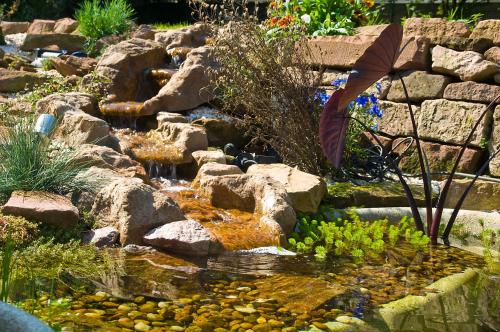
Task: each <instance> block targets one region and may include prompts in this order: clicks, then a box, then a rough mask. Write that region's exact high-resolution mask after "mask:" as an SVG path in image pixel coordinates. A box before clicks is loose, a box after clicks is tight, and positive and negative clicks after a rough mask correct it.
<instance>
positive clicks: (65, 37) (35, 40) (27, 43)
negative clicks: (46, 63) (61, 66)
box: [19, 33, 86, 53]
mask: <svg viewBox="0 0 500 332" xmlns="http://www.w3.org/2000/svg"><path fill="white" fill-rule="evenodd" d="M85 41H86V39H85V37H84V36H81V35H75V34H71V33H29V34H27V35H26V38H25V39H24V41H23V43H22V44H21V46H20V47H19V48H20V49H21V51H32V50H34V49H35V48H46V47H48V46H51V47H53V46H56V47H57V48H58V49H59V50H66V51H68V52H70V53H72V52H76V51H81V50H83V49H84V48H85Z"/></svg>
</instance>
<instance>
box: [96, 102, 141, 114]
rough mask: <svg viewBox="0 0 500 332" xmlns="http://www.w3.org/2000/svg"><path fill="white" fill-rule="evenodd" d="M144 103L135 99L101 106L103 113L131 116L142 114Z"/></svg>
mask: <svg viewBox="0 0 500 332" xmlns="http://www.w3.org/2000/svg"><path fill="white" fill-rule="evenodd" d="M143 107H144V104H143V103H140V102H135V101H126V102H118V103H107V104H103V105H101V107H100V110H101V113H102V114H103V115H106V116H129V117H139V116H141V111H142V108H143Z"/></svg>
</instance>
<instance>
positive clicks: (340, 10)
mask: <svg viewBox="0 0 500 332" xmlns="http://www.w3.org/2000/svg"><path fill="white" fill-rule="evenodd" d="M374 5H375V2H374V1H373V0H363V1H361V0H353V1H346V0H286V1H283V0H274V1H272V2H271V3H270V4H269V8H270V10H269V17H270V19H269V20H268V21H267V22H266V25H267V26H268V27H269V28H270V29H273V30H286V29H289V28H290V27H293V26H297V25H299V26H305V28H306V30H307V32H308V33H309V34H310V35H312V36H323V35H351V34H354V28H355V27H357V26H360V25H362V24H363V23H366V22H367V21H368V17H369V16H370V15H371V14H372V13H371V12H370V9H371V8H372V7H373V6H374Z"/></svg>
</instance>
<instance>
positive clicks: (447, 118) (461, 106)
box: [417, 99, 492, 147]
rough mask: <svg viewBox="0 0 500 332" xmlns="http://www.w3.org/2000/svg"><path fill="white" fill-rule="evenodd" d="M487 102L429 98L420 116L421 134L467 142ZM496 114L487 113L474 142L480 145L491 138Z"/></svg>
mask: <svg viewBox="0 0 500 332" xmlns="http://www.w3.org/2000/svg"><path fill="white" fill-rule="evenodd" d="M485 109H486V105H483V104H475V103H466V102H460V101H451V100H446V99H436V100H426V101H424V102H423V103H422V107H421V110H420V114H419V116H418V119H417V128H418V133H419V135H420V137H422V138H423V139H427V140H433V141H439V142H444V143H451V144H463V143H464V142H465V140H466V138H467V136H468V135H469V132H470V130H471V129H472V127H473V126H474V124H475V122H476V121H477V120H478V119H479V117H480V116H481V114H482V113H483V111H484V110H485ZM491 120H492V114H491V113H489V114H487V115H486V116H485V117H484V118H483V119H482V120H481V122H480V123H479V126H478V128H477V130H476V131H475V133H474V135H473V136H472V140H471V142H470V143H469V144H470V146H475V147H480V146H481V144H482V142H484V141H486V140H488V138H489V134H490V125H491Z"/></svg>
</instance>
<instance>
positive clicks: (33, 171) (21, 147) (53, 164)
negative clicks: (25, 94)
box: [0, 118, 93, 197]
mask: <svg viewBox="0 0 500 332" xmlns="http://www.w3.org/2000/svg"><path fill="white" fill-rule="evenodd" d="M49 143H50V140H48V139H47V138H46V137H44V136H42V135H40V134H39V133H37V132H35V131H34V123H33V120H32V119H29V118H18V119H16V122H14V123H12V124H11V126H10V127H8V128H6V129H5V132H4V133H2V134H1V135H0V170H1V173H0V194H1V195H3V196H4V197H7V196H8V195H10V194H11V193H12V192H13V191H15V190H24V191H34V190H39V191H47V192H54V193H59V194H66V193H69V192H72V191H79V190H92V186H93V185H92V179H90V178H87V177H81V176H77V175H78V174H79V173H80V172H81V171H84V170H86V169H87V168H88V167H89V166H88V165H87V164H85V163H81V162H79V161H78V160H77V159H76V155H75V151H73V150H71V149H69V148H60V149H59V150H55V149H53V148H52V147H51V145H50V144H49Z"/></svg>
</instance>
